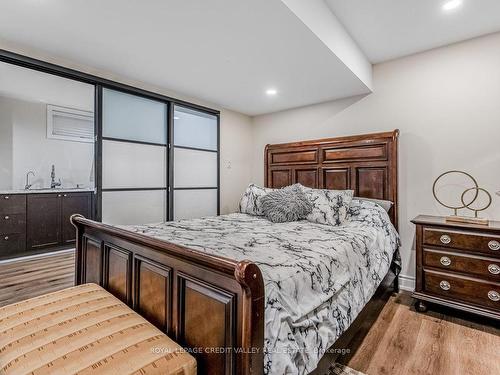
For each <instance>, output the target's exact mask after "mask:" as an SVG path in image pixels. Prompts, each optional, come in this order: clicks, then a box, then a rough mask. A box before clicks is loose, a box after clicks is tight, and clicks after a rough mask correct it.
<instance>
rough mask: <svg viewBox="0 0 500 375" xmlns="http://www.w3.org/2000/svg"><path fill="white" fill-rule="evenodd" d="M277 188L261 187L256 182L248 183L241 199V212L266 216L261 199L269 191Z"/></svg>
mask: <svg viewBox="0 0 500 375" xmlns="http://www.w3.org/2000/svg"><path fill="white" fill-rule="evenodd" d="M274 190H276V189H271V188H265V187H260V186H257V185H255V184H250V185H248V187H247V189H246V190H245V192H244V193H243V196H242V197H241V200H240V212H241V213H242V214H249V215H254V216H264V211H263V210H262V203H261V201H260V199H261V198H262V197H263V196H265V195H266V194H267V193H270V192H271V191H274Z"/></svg>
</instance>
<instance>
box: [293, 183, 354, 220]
mask: <svg viewBox="0 0 500 375" xmlns="http://www.w3.org/2000/svg"><path fill="white" fill-rule="evenodd" d="M302 190H303V191H304V193H305V194H306V196H307V198H308V199H309V200H310V201H311V203H312V205H313V209H312V211H311V213H310V214H309V215H307V217H306V219H307V220H308V221H310V222H312V223H318V224H328V225H342V224H343V223H344V222H345V221H346V216H347V211H348V210H349V205H350V204H351V200H352V197H353V194H354V192H353V191H352V190H326V189H311V188H307V187H305V186H302Z"/></svg>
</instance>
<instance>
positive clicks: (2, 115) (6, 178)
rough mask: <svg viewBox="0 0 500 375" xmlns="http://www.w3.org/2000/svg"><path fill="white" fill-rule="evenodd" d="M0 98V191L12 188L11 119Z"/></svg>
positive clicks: (6, 107)
mask: <svg viewBox="0 0 500 375" xmlns="http://www.w3.org/2000/svg"><path fill="white" fill-rule="evenodd" d="M5 104H6V103H5V102H4V101H3V100H1V98H0V190H8V189H11V188H12V119H11V114H10V111H9V110H8V106H6V105H5Z"/></svg>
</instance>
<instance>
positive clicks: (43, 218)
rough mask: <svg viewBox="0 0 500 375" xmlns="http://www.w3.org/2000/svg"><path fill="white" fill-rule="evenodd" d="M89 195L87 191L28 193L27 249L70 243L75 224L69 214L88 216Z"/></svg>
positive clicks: (74, 237)
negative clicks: (70, 219)
mask: <svg viewBox="0 0 500 375" xmlns="http://www.w3.org/2000/svg"><path fill="white" fill-rule="evenodd" d="M91 198H92V195H91V193H89V192H85V193H50V194H32V195H28V212H27V221H28V224H27V228H28V233H27V245H28V246H27V247H28V250H34V249H38V248H47V247H53V246H64V245H71V244H73V243H74V242H75V239H76V235H75V228H74V227H73V226H72V225H71V222H70V221H69V218H70V217H71V215H73V214H81V215H83V216H85V217H91V215H90V211H91V209H90V208H91V202H92V200H91Z"/></svg>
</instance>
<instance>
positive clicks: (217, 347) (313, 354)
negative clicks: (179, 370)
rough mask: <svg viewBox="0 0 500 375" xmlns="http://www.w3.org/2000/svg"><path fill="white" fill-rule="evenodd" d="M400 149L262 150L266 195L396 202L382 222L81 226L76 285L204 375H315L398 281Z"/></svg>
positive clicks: (379, 142) (374, 139) (381, 140)
mask: <svg viewBox="0 0 500 375" xmlns="http://www.w3.org/2000/svg"><path fill="white" fill-rule="evenodd" d="M397 139H398V131H393V132H387V133H377V134H368V135H360V136H352V137H342V138H331V139H323V140H316V141H305V142H298V143H288V144H279V145H268V146H267V147H266V150H265V184H266V186H268V187H274V188H279V187H283V186H287V185H291V184H293V183H296V182H299V183H301V184H303V185H305V186H309V187H314V188H327V189H352V190H354V191H355V195H356V196H359V197H366V198H376V199H385V200H390V201H392V202H393V203H394V204H393V206H392V208H391V210H390V211H389V212H388V213H387V214H386V213H385V211H383V210H382V209H380V207H378V206H377V205H376V204H374V203H371V202H365V203H362V204H361V206H359V205H358V207H354V208H353V211H352V212H350V215H351V216H352V218H351V219H352V220H350V221H349V224H348V225H346V226H342V227H328V226H325V225H320V224H312V223H308V222H293V223H285V224H279V225H271V224H270V222H268V221H267V220H265V219H263V218H259V217H253V216H249V215H243V214H232V215H225V216H221V217H216V218H204V219H196V220H189V221H180V222H170V223H163V224H157V225H143V226H132V227H130V226H129V227H116V226H110V225H106V224H102V223H97V222H94V221H91V220H88V219H85V218H83V217H81V216H74V217H73V218H72V222H73V224H74V225H75V226H76V228H77V234H78V235H77V262H76V282H77V284H82V283H88V282H95V283H97V284H99V285H102V286H103V287H104V288H105V289H107V290H108V291H110V292H111V293H112V294H114V295H115V296H117V297H118V298H120V299H121V300H122V301H123V302H125V303H127V304H128V305H129V306H131V307H132V308H133V309H134V310H136V311H137V312H139V313H140V314H141V315H143V316H144V317H145V318H146V319H148V320H149V321H150V322H152V323H153V324H155V325H156V326H157V327H158V328H159V329H161V330H162V331H163V332H165V333H167V334H168V335H169V336H170V337H172V338H173V339H174V340H176V341H177V342H179V343H180V344H182V345H184V346H185V347H186V348H189V350H190V351H191V353H193V355H194V356H195V357H196V359H197V361H198V370H199V373H203V374H205V373H206V374H263V373H265V374H275V373H291V374H293V373H297V374H299V373H300V374H307V373H310V372H311V371H312V370H313V369H314V368H315V367H316V365H317V364H318V361H319V360H320V359H321V357H322V355H323V353H324V351H325V350H327V349H328V348H329V347H330V345H332V344H333V343H334V342H335V341H336V340H337V339H339V340H340V339H341V338H342V336H345V335H347V334H349V331H350V330H351V328H352V327H351V326H352V323H353V321H355V318H356V317H357V316H358V314H360V313H361V312H362V310H364V309H366V305H368V304H369V300H370V298H371V297H372V296H373V295H374V293H375V291H376V290H377V288H379V289H380V288H381V286H380V285H384V283H383V282H382V281H383V280H385V279H387V278H388V277H389V274H391V273H392V274H394V273H397V270H398V256H397V248H398V244H399V242H398V237H397V234H396V232H395V230H394V228H397V214H398V200H397ZM391 222H392V224H391ZM332 250H334V251H332ZM391 270H392V271H391ZM393 279H394V280H397V278H394V277H393ZM395 286H396V287H397V281H396V284H395Z"/></svg>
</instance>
